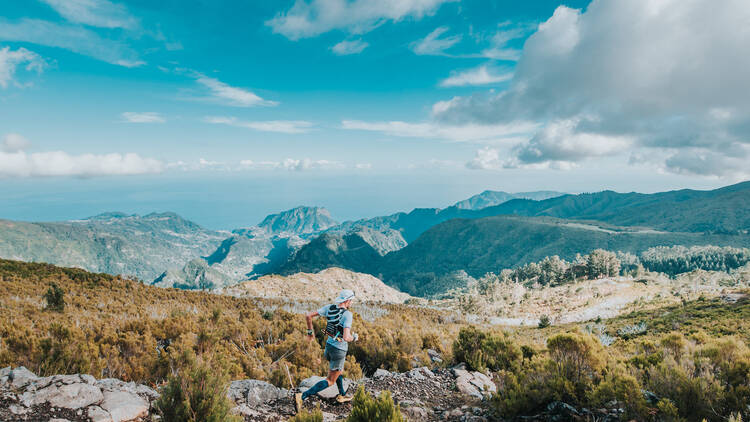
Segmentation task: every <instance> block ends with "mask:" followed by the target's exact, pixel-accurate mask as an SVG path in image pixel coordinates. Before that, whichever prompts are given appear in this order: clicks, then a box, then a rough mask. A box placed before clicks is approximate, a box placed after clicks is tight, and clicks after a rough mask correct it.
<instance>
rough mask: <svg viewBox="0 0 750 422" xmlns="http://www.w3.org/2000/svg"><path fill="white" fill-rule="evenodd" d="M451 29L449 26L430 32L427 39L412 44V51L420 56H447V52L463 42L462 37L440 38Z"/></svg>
mask: <svg viewBox="0 0 750 422" xmlns="http://www.w3.org/2000/svg"><path fill="white" fill-rule="evenodd" d="M449 29H450V28H448V27H447V26H441V27H439V28H436V29H435V30H434V31H432V32H430V33H429V34H428V35H427V36H426V37H424V38H422V39H420V40H417V41H414V42H413V43H412V44H411V49H412V51H414V53H416V54H419V55H441V54H445V50H447V49H449V48H451V47H453V46H454V45H456V43H458V42H459V41H461V35H452V36H450V37H444V38H441V37H440V36H441V35H443V34H444V33H445V32H447V31H448V30H449Z"/></svg>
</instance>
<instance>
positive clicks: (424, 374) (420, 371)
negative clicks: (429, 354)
mask: <svg viewBox="0 0 750 422" xmlns="http://www.w3.org/2000/svg"><path fill="white" fill-rule="evenodd" d="M406 376H408V377H409V378H412V379H416V380H419V381H424V380H425V379H427V378H428V377H429V378H433V377H434V376H435V374H434V373H433V372H432V371H430V370H429V369H427V367H424V366H422V367H420V368H414V369H412V370H411V371H409V372H407V373H406Z"/></svg>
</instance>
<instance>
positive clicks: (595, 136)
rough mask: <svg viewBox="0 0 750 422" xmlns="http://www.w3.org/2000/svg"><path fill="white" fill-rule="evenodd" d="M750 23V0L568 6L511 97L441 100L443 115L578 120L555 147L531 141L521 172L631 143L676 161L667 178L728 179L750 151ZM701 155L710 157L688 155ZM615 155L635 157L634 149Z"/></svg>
mask: <svg viewBox="0 0 750 422" xmlns="http://www.w3.org/2000/svg"><path fill="white" fill-rule="evenodd" d="M747 22H750V3H748V2H747V1H744V0H727V1H722V2H714V1H711V0H694V1H687V2H686V1H680V0H662V1H660V2H653V1H650V0H631V1H624V2H619V1H594V2H592V3H591V4H590V5H589V6H587V8H586V10H585V12H583V11H580V10H574V9H570V8H567V7H565V6H560V7H558V8H557V9H556V10H555V12H554V14H553V16H552V17H550V18H549V19H548V20H547V21H546V22H544V23H542V24H541V25H539V27H538V30H537V31H536V32H535V33H534V34H533V35H531V36H530V37H529V38H528V40H526V42H525V44H524V49H523V53H522V55H521V58H520V60H519V62H518V64H517V66H516V68H515V74H514V77H513V80H512V81H511V83H510V87H509V88H508V89H507V90H505V91H502V92H499V93H496V92H488V93H485V94H476V95H472V96H467V97H457V98H453V99H451V100H450V101H443V102H440V103H439V104H436V105H435V106H434V107H433V114H434V118H436V119H437V120H439V121H442V122H444V124H454V125H460V124H467V123H476V124H502V123H505V122H508V121H518V120H523V121H535V122H539V123H540V126H541V127H554V124H555V122H565V121H577V122H578V123H577V124H576V125H575V127H574V128H573V129H572V130H571V131H567V132H565V134H564V136H554V137H552V138H549V139H554V141H552V140H549V141H548V140H547V139H548V138H547V135H546V134H544V133H539V134H538V137H536V138H535V137H530V138H529V141H528V143H527V144H525V146H521V147H519V148H518V149H516V150H515V151H514V152H515V153H516V154H517V156H516V157H515V158H517V159H518V163H519V164H523V163H529V162H531V161H535V160H533V157H534V156H535V155H538V156H539V157H550V158H552V157H554V156H556V155H560V156H565V155H566V154H568V151H569V148H568V147H569V146H570V145H576V146H580V145H583V147H584V151H583V155H587V154H589V153H590V152H591V151H592V147H593V146H595V145H596V146H602V145H604V146H605V147H606V148H605V149H607V151H609V149H608V148H609V147H612V146H613V145H615V146H618V145H619V146H621V145H622V143H621V141H623V140H628V141H629V142H630V147H629V148H627V149H628V150H629V152H632V151H633V150H639V151H642V152H644V154H646V155H648V154H649V153H648V151H651V150H654V149H666V150H668V151H670V152H671V153H672V154H675V157H677V158H674V159H673V160H672V161H671V162H670V163H671V164H670V163H666V162H665V165H664V166H663V168H665V169H666V170H667V171H673V172H685V171H687V169H690V170H689V171H690V172H691V174H701V173H702V172H701V171H699V169H700V168H703V169H705V171H706V172H707V173H706V174H709V173H710V174H716V175H721V174H724V173H723V172H722V170H721V166H719V165H717V164H716V163H718V162H727V163H730V166H731V165H732V164H731V160H730V158H731V157H732V156H733V155H734V154H735V151H737V150H739V149H742V148H743V147H744V146H747V145H750V96H748V95H746V92H747V89H746V85H747V69H750V55H748V54H747V47H748V45H750V31H744V30H738V28H745V27H747ZM695 28H700V30H696V29H695ZM569 138H570V139H569ZM623 142H624V141H623ZM556 143H559V144H560V146H554V145H553V144H556ZM618 148H619V147H618ZM616 149H617V148H616ZM696 150H700V151H702V152H701V154H702V155H701V156H702V157H703V158H701V159H697V160H692V161H688V160H686V159H685V158H686V155H685V154H687V153H685V154H680V151H696ZM613 153H614V154H618V156H622V157H623V158H624V159H626V156H627V154H626V152H625V151H624V150H623V151H621V152H619V153H616V152H613ZM522 155H523V156H522ZM722 156H723V157H724V159H722V160H719V159H718V158H719V157H722ZM575 157H576V156H575V155H573V153H572V152H571V153H570V154H569V156H568V158H566V160H568V161H565V162H567V163H571V162H575ZM536 161H537V162H538V163H542V162H547V163H553V162H556V161H539V160H536Z"/></svg>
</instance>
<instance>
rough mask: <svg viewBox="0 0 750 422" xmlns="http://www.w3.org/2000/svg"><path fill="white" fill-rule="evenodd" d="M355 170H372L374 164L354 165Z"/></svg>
mask: <svg viewBox="0 0 750 422" xmlns="http://www.w3.org/2000/svg"><path fill="white" fill-rule="evenodd" d="M354 168H356V169H358V170H372V164H371V163H357V164H355V165H354Z"/></svg>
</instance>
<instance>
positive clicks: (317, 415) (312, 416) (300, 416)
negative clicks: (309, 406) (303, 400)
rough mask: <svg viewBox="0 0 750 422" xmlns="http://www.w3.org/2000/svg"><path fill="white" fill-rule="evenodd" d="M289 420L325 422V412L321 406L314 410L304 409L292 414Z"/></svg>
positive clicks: (296, 421)
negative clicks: (321, 409)
mask: <svg viewBox="0 0 750 422" xmlns="http://www.w3.org/2000/svg"><path fill="white" fill-rule="evenodd" d="M288 422H323V412H321V411H320V408H317V409H315V410H312V411H307V410H304V409H303V410H302V411H300V412H299V413H297V414H296V415H294V416H292V417H291V418H290V419H289V421H288Z"/></svg>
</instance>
